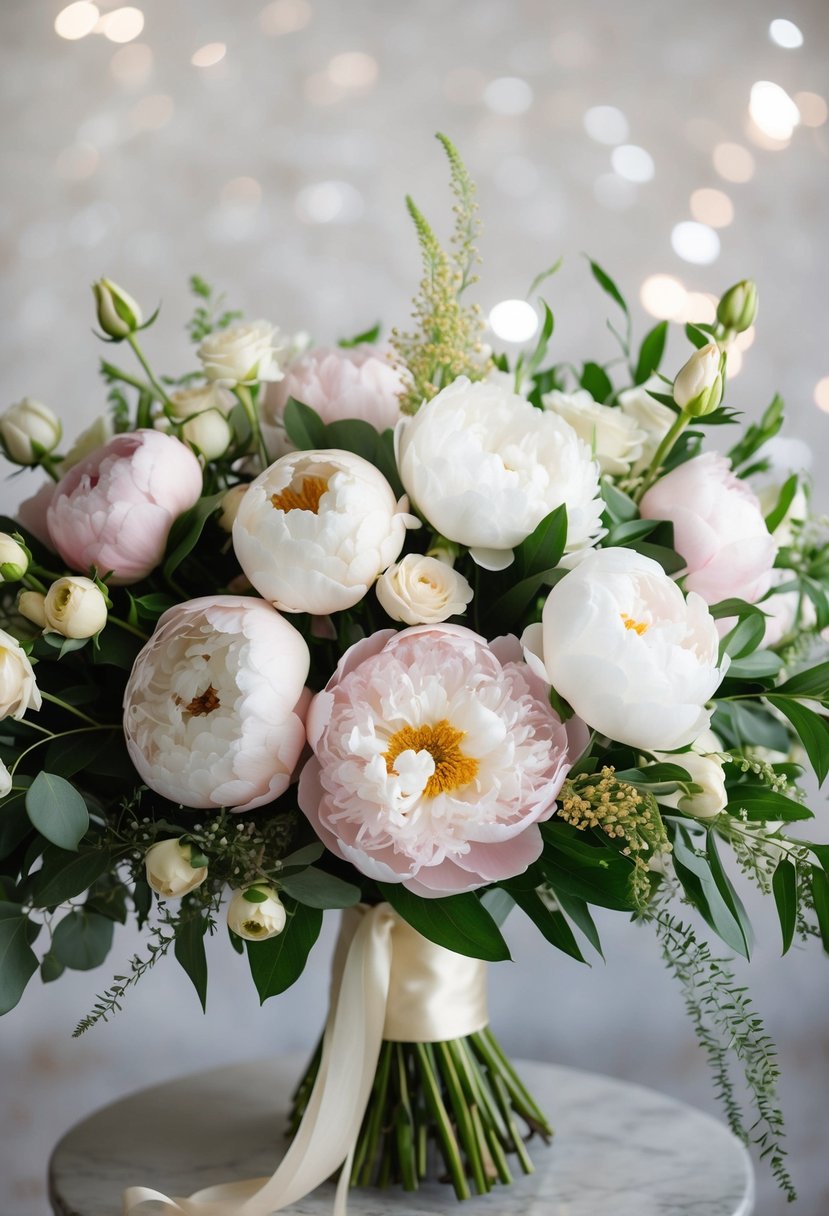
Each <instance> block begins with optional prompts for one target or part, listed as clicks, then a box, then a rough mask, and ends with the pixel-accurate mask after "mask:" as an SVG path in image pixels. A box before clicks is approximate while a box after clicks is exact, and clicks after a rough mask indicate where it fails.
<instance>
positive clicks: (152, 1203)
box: [123, 904, 489, 1216]
mask: <svg viewBox="0 0 829 1216" xmlns="http://www.w3.org/2000/svg"><path fill="white" fill-rule="evenodd" d="M488 1020H489V1019H488V1017H487V1006H486V967H485V964H484V963H482V962H481V961H480V960H479V959H474V958H467V957H466V956H465V955H461V954H455V953H454V952H453V951H451V950H445V949H444V948H443V947H442V946H436V945H435V944H434V943H432V942H430V941H427V939H426V938H425V937H422V936H421V935H420V934H419V933H418V932H417V931H416V930H415V929H413V928H412V927H411V925H408V924H407V923H406V922H405V921H404V920H401V918H400V917H399V916H398V915H397V913H396V912H395V911H394V910H393V909H392V908H391V906H390V905H389V904H378V905H377V906H376V907H367V906H364V905H361V906H360V907H359V908H353V909H349V910H348V911H347V912H345V913H344V915H343V926H342V930H341V933H340V939H339V941H338V943H337V949H336V952H335V955H334V966H333V972H332V982H331V1009H330V1013H329V1016H328V1022H327V1024H326V1027H325V1034H324V1036H323V1044H322V1058H321V1061H320V1066H319V1071H318V1073H317V1078H316V1081H315V1083H314V1088H313V1090H312V1092H311V1096H310V1098H309V1100H308V1106H307V1109H306V1111H305V1115H304V1116H303V1119H302V1122H301V1123H300V1125H299V1128H298V1129H297V1132H296V1135H295V1136H294V1139H293V1140H292V1141H291V1144H290V1146H289V1148H288V1151H287V1152H286V1154H285V1156H284V1157H283V1159H282V1161H281V1162H280V1164H279V1166H278V1167H277V1169H276V1171H275V1172H274V1173H273V1174H272V1175H271V1177H270V1178H250V1179H247V1180H245V1181H242V1182H230V1183H223V1184H221V1185H219V1186H211V1187H207V1188H205V1189H204V1190H201V1191H197V1192H196V1193H195V1194H194V1195H191V1196H190V1197H189V1198H186V1199H182V1198H175V1199H171V1198H169V1197H168V1196H167V1195H164V1194H162V1193H161V1192H160V1191H155V1190H152V1189H151V1188H149V1187H144V1186H133V1187H130V1188H129V1189H128V1190H127V1191H125V1193H124V1205H123V1212H124V1216H140V1214H144V1216H150V1213H151V1212H153V1213H156V1214H157V1216H272V1213H274V1212H280V1211H282V1210H283V1209H284V1208H286V1207H289V1206H290V1205H291V1204H292V1203H296V1202H297V1201H298V1200H299V1199H302V1198H303V1197H304V1196H305V1195H308V1194H310V1192H311V1191H313V1190H315V1189H316V1188H317V1187H318V1186H319V1185H320V1184H321V1183H323V1182H325V1181H326V1179H328V1178H330V1176H331V1175H332V1174H333V1173H334V1172H335V1171H336V1170H337V1169H339V1168H340V1167H342V1170H341V1173H340V1179H339V1183H338V1185H337V1194H336V1199H335V1203H334V1216H346V1207H347V1196H348V1185H349V1179H350V1175H351V1161H352V1157H353V1154H354V1147H355V1145H356V1142H357V1137H358V1135H359V1132H360V1127H361V1124H362V1121H363V1116H364V1114H365V1110H366V1106H367V1104H368V1099H369V1094H370V1093H371V1087H372V1083H373V1081H374V1074H375V1071H376V1068H377V1061H378V1057H379V1055H380V1048H381V1046H382V1042H383V1040H384V1039H389V1040H392V1041H395V1042H405V1043H438V1042H442V1041H445V1040H448V1039H458V1038H463V1037H464V1036H466V1035H469V1034H474V1033H475V1032H476V1031H478V1030H482V1029H483V1028H484V1027H485V1026H486V1024H487V1022H488Z"/></svg>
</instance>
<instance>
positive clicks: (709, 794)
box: [654, 730, 728, 819]
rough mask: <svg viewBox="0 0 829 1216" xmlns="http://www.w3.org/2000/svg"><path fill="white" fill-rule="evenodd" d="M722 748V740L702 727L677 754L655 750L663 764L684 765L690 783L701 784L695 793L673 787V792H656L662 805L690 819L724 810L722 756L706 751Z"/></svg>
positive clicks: (703, 817) (725, 799)
mask: <svg viewBox="0 0 829 1216" xmlns="http://www.w3.org/2000/svg"><path fill="white" fill-rule="evenodd" d="M721 750H722V744H721V743H720V740H719V739H718V738H717V736H716V735H715V734H714V732H713V731H712V730H706V731H703V733H702V734H701V735H700V736H699V738H698V739H695V740H694V743H693V746H692V748H691V750H690V751H688V752H682V753H681V754H677V753H676V752H669V753H664V752H656V753H654V754H655V756H656V760H657V762H658V763H663V764H676V765H678V766H679V767H680V768H684V769H685V771H686V773H687V774H688V776H689V777H690V778H691V781H692V782H693V784H694V785H699V786H701V787H702V788H701V789H700V790H698V791H697V792H696V793H691V794H686V793H685V791H684V790H681V789H678V790H675V791H674V793H673V794H660V796H659V801H660V802H661V803H663V805H664V806H670V807H675V808H676V809H677V810H680V811H682V813H683V815H691V816H692V817H693V818H694V819H713V818H714V816H715V815H719V813H720V811H723V810H725V806H726V803H727V802H728V794H727V793H726V789H725V776H724V774H723V766H722V760H721V759H720V758H719V756H717V755H712V754H710V753H713V752H718V751H721Z"/></svg>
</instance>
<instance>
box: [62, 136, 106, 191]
mask: <svg viewBox="0 0 829 1216" xmlns="http://www.w3.org/2000/svg"><path fill="white" fill-rule="evenodd" d="M100 162H101V157H100V155H99V153H98V149H97V148H96V147H95V146H94V145H93V144H87V143H76V144H71V145H70V146H69V147H68V148H64V149H63V151H62V152H61V153H60V155H59V156H58V158H57V160H56V161H55V169H56V170H57V174H58V177H62V178H64V180H66V181H70V182H79V181H83V179H84V178H86V177H91V176H92V174H93V173H94V172H95V170H96V169H97V168H98V165H99V164H100Z"/></svg>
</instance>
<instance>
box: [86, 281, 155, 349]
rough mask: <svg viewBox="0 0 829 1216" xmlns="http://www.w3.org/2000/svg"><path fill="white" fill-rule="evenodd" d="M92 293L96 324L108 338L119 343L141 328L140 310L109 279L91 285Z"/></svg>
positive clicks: (141, 316)
mask: <svg viewBox="0 0 829 1216" xmlns="http://www.w3.org/2000/svg"><path fill="white" fill-rule="evenodd" d="M92 291H93V293H94V295H95V307H96V308H97V310H98V324H99V325H100V327H101V329H102V330H103V331H104V333H105V334H106V335H107V336H108V337H110V338H114V339H115V341H116V342H121V341H122V340H123V339H124V338H126V337H127V336H128V335H129V334H134V333H135V332H136V330H138V329H140V328H141V323H142V321H143V319H144V318H143V315H142V313H141V308H140V307H139V305H138V304H137V303H136V302H135V300H134V299H133V298H132V296H131V295H128V294H127V292H125V291H124V289H123V287H119V286H118V284H117V283H113V282H112V280H111V279H99V280H98V282H97V283H93V284H92Z"/></svg>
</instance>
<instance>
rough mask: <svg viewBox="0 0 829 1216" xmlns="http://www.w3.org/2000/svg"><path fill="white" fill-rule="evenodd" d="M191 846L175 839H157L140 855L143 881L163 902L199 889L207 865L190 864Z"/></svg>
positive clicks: (205, 873)
mask: <svg viewBox="0 0 829 1216" xmlns="http://www.w3.org/2000/svg"><path fill="white" fill-rule="evenodd" d="M191 852H192V846H191V845H189V844H182V842H181V841H180V840H178V839H176V838H173V839H170V840H159V841H158V842H157V843H156V844H154V845H151V846H150V848H149V849H147V852H146V854H145V856H144V868H145V871H146V875H147V882H148V883H149V885H150V886H151V887H152V889H153V891H155V893H156V895H160V896H161V897H162V898H163V899H181V898H182V896H184V895H189V893H190V892H191V891H195V889H196V887H200V886H201V884H202V883H203V882H204V880H205V878H207V866H194V865H192V863H191V861H190V856H191Z"/></svg>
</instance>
